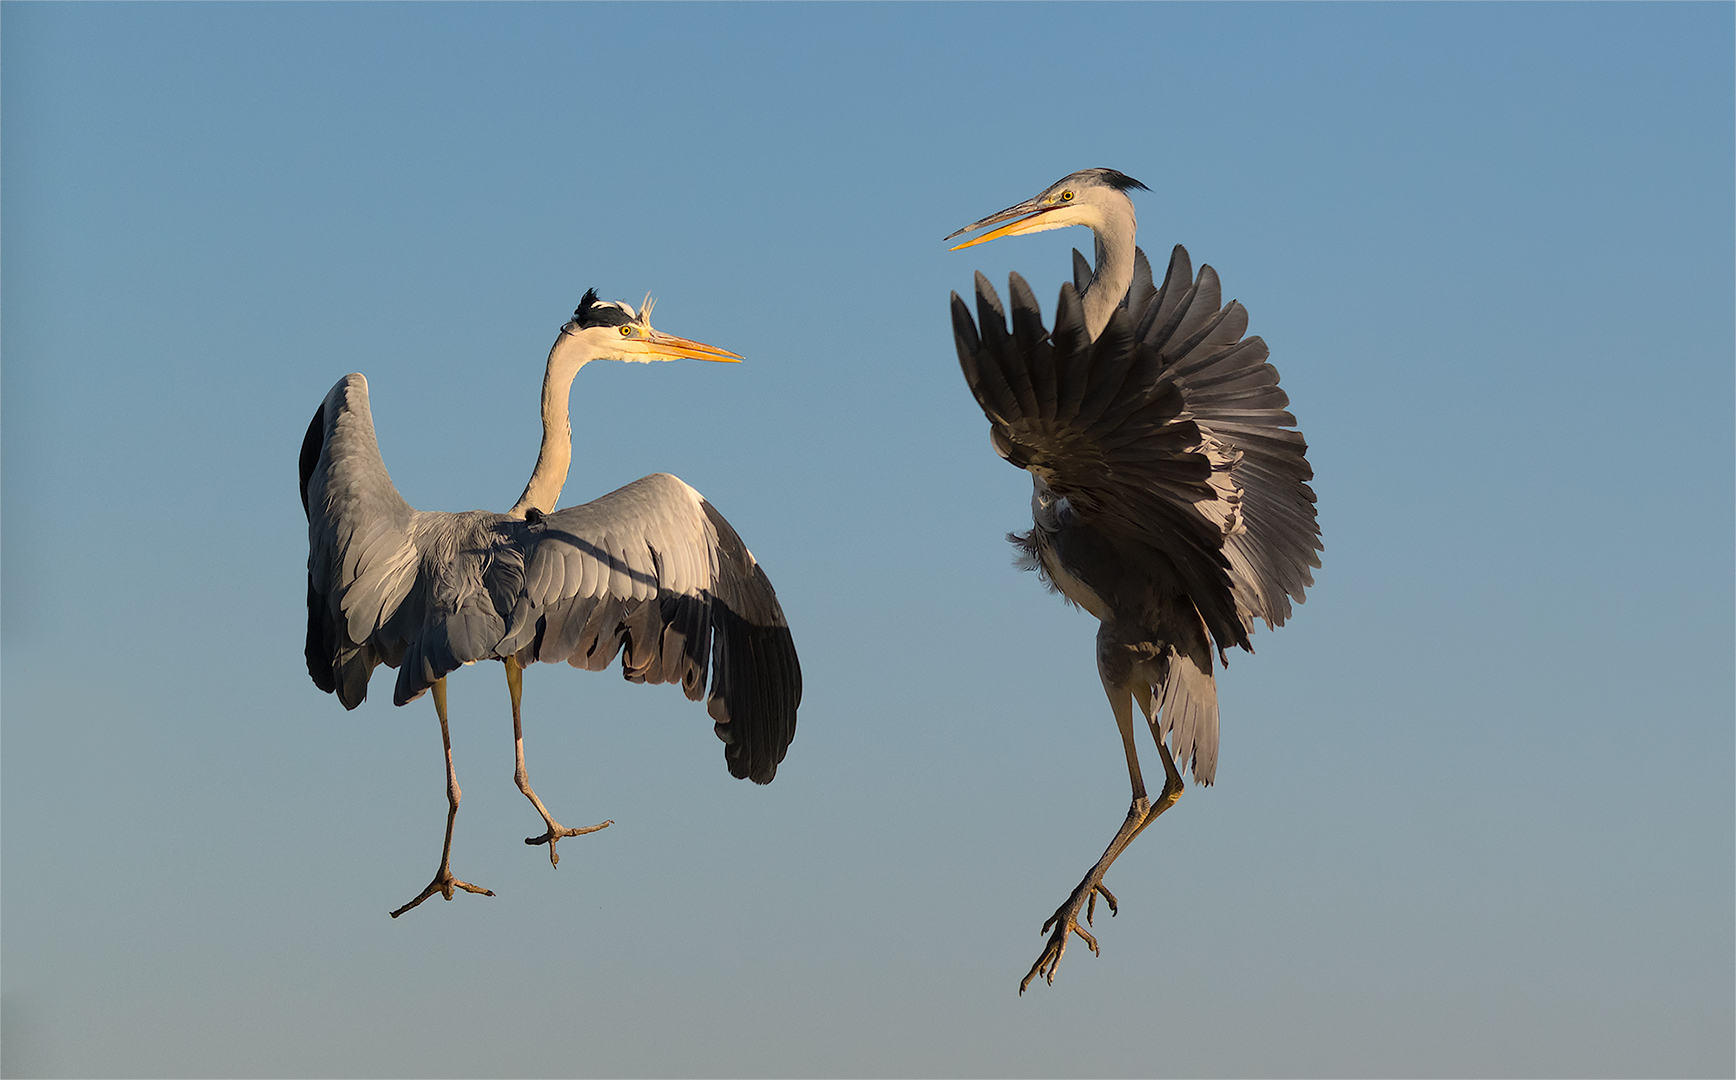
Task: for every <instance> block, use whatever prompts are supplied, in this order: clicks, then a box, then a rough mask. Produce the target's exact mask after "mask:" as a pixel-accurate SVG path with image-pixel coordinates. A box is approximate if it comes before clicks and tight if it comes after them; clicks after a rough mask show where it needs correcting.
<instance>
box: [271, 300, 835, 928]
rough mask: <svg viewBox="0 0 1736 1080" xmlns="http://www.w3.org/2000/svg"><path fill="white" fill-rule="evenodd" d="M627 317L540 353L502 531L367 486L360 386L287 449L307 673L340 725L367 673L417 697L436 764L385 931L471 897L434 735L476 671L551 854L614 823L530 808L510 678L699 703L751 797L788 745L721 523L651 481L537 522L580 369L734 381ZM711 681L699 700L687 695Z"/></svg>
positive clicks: (373, 469)
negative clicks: (662, 687)
mask: <svg viewBox="0 0 1736 1080" xmlns="http://www.w3.org/2000/svg"><path fill="white" fill-rule="evenodd" d="M649 316H650V304H649V302H647V303H646V305H645V306H644V307H643V309H641V310H637V311H636V310H634V308H633V307H632V306H631V305H629V304H625V303H614V302H608V301H600V300H598V299H597V294H596V290H594V289H593V290H590V291H588V292H586V293H585V295H584V298H583V300H581V301H580V303H579V306H578V308H577V310H575V311H574V312H573V317H572V319H570V320H569V321H568V322H567V323H566V324H565V325H564V326H562V327H561V329H560V333H559V334H558V336H557V337H556V339H555V344H554V347H553V348H552V349H550V351H549V357H548V365H547V367H546V369H545V371H544V375H543V387H542V445H541V449H540V450H539V452H538V454H537V461H536V467H535V469H534V470H533V471H532V473H531V477H530V481H529V482H528V483H527V484H526V485H525V489H524V494H523V495H521V496H519V499H518V502H517V503H515V504H514V505H513V507H512V508H511V509H510V510H508V511H507V512H506V513H504V514H500V513H493V512H489V511H484V510H473V511H469V512H466V513H455V514H454V513H439V512H428V511H421V510H416V509H414V508H412V507H411V506H410V505H409V504H408V503H407V502H405V501H404V499H403V498H402V497H401V496H400V495H399V494H398V491H397V489H396V488H395V487H393V485H392V481H391V478H390V477H389V476H388V475H387V474H386V467H385V463H384V462H383V461H382V460H381V458H380V450H379V446H378V443H377V442H376V440H375V437H374V424H373V418H372V415H371V414H370V412H369V407H368V382H367V380H366V379H364V378H363V377H362V376H361V375H354V374H352V375H346V376H344V377H343V378H342V379H339V380H338V383H337V385H336V386H334V387H332V389H331V392H330V393H328V394H327V395H326V397H325V400H324V402H322V403H321V405H320V407H319V410H318V411H317V412H316V413H314V417H313V421H312V423H311V424H309V425H308V429H307V437H306V439H305V440H304V441H303V443H302V448H301V498H302V506H303V508H304V509H305V510H306V511H307V519H308V560H307V668H308V674H309V675H311V676H312V677H313V681H314V684H315V685H316V686H318V687H319V688H320V689H321V690H324V691H326V692H327V693H336V694H337V696H338V700H340V701H341V702H343V705H344V707H345V708H346V709H353V708H355V707H356V706H357V705H359V704H361V702H362V700H363V699H364V698H365V697H366V696H367V691H368V679H369V677H370V676H371V675H372V674H373V671H374V669H375V668H376V667H377V666H378V665H380V664H382V663H383V664H387V665H389V666H392V667H396V668H397V669H398V676H397V680H396V682H395V683H394V685H393V689H392V702H393V704H395V705H403V704H405V703H407V702H410V701H413V700H415V699H416V698H418V697H420V696H421V695H422V694H423V692H424V691H428V690H432V691H433V697H434V708H435V712H436V713H437V714H438V716H439V718H440V737H441V740H442V742H443V743H444V745H445V748H446V796H447V815H446V841H445V846H444V848H443V850H442V852H441V856H440V869H439V870H438V871H437V872H436V873H435V875H434V880H433V881H432V882H430V883H429V885H428V887H427V888H426V889H424V890H423V891H422V894H421V895H420V896H418V897H416V898H415V899H414V900H412V901H410V902H409V903H408V904H405V905H404V906H403V907H400V908H398V909H397V910H396V911H394V912H392V917H393V918H396V917H398V916H399V915H402V914H403V913H404V912H406V911H408V910H409V909H411V908H413V907H415V906H416V905H417V904H420V903H421V902H422V901H423V900H426V899H427V898H428V897H430V896H432V895H434V893H436V892H439V893H441V894H442V895H443V896H444V897H445V898H446V899H448V900H450V899H452V896H453V892H454V890H455V889H464V890H466V891H469V892H476V893H484V894H486V895H490V896H492V895H493V893H492V892H490V891H489V890H487V889H484V888H481V887H480V886H477V885H472V884H470V883H469V882H466V881H461V880H459V879H458V878H456V877H454V876H453V874H452V868H451V856H452V827H453V823H454V821H455V820H456V818H457V814H458V801H459V796H460V791H459V787H458V778H457V774H456V772H455V771H454V769H453V765H452V740H451V735H450V731H449V728H448V725H447V717H446V677H447V675H449V674H451V673H452V672H453V671H456V670H457V669H458V668H459V667H461V666H463V665H465V664H470V663H475V662H477V661H480V660H498V661H500V662H501V663H502V664H503V665H504V666H505V668H506V681H507V688H508V691H509V693H510V696H511V699H512V727H513V742H514V753H515V757H516V769H515V773H514V778H515V780H516V781H517V784H518V787H519V790H520V791H522V792H523V793H524V795H525V797H526V798H527V799H529V800H530V802H531V804H532V805H533V806H534V807H535V808H536V811H537V813H538V814H540V815H541V816H542V819H543V823H544V825H545V827H546V831H545V832H544V833H543V835H541V836H536V837H530V838H528V839H526V841H525V843H527V844H547V845H548V849H549V862H550V863H551V864H558V863H559V861H560V857H559V856H558V855H557V854H556V852H555V844H556V842H557V841H559V840H561V839H562V838H564V837H569V836H579V835H582V834H585V833H590V832H595V831H597V830H598V829H602V828H604V827H606V826H608V825H610V824H613V822H610V821H604V822H602V823H601V824H597V825H591V826H587V827H584V828H567V827H565V826H563V825H561V824H560V823H559V822H557V821H556V820H555V819H554V817H553V815H551V814H550V813H549V812H548V810H547V809H546V808H545V807H544V806H543V804H542V800H541V799H539V798H538V797H537V794H536V792H535V790H534V789H533V788H532V787H531V785H530V778H529V775H528V774H527V772H526V770H525V764H524V733H523V725H522V722H521V719H520V714H519V701H520V692H521V686H522V673H523V669H524V667H525V666H527V665H529V664H531V663H533V662H535V661H538V660H541V661H544V662H546V663H555V662H558V661H565V662H567V663H569V664H571V665H573V666H574V667H579V668H584V669H586V670H590V671H600V670H602V669H604V668H606V667H608V666H609V664H610V663H611V662H612V661H613V660H614V658H615V656H616V655H617V654H620V655H621V657H622V660H621V667H622V673H623V674H624V675H625V676H626V677H627V678H628V679H629V680H631V681H633V682H648V683H664V682H668V683H679V684H680V685H681V688H682V690H683V691H685V692H686V694H687V696H688V698H689V699H691V700H694V701H698V700H699V699H700V698H702V697H705V698H706V699H707V702H706V708H707V712H708V713H709V715H710V717H711V719H712V721H713V723H714V730H715V732H716V734H717V736H718V738H719V739H721V740H723V743H724V760H725V763H726V764H727V765H728V767H729V771H730V774H731V775H732V776H736V777H741V778H745V779H750V780H752V781H754V782H755V783H759V784H765V783H770V782H771V779H772V777H773V776H774V775H775V774H776V772H777V767H778V763H779V762H780V761H782V760H783V758H784V753H785V751H786V750H787V749H788V747H789V745H790V740H791V739H792V738H793V737H794V736H795V730H796V708H797V706H798V705H799V704H800V703H801V698H802V674H801V668H800V665H799V664H798V663H797V660H796V650H795V646H794V644H793V643H792V641H791V639H790V631H789V627H788V625H787V624H786V622H785V621H784V614H783V610H782V609H781V608H780V607H779V605H778V599H777V595H776V594H775V593H774V592H773V591H772V586H771V582H770V581H768V580H767V579H766V575H765V572H764V571H763V570H761V569H760V566H759V564H758V563H757V562H755V561H754V557H753V555H752V554H751V553H750V552H749V551H748V549H747V547H746V546H745V545H744V544H743V543H742V542H741V538H740V537H739V536H737V535H736V532H735V530H734V529H733V528H731V527H730V525H729V522H727V521H725V520H724V518H723V515H722V514H720V513H718V512H717V510H716V508H714V507H713V506H712V505H711V504H710V503H709V502H707V501H706V500H705V498H704V497H702V496H701V495H700V494H699V493H698V492H697V491H695V490H693V489H692V488H691V487H688V486H687V485H686V484H684V483H682V482H681V481H680V480H678V479H676V478H675V477H673V476H670V475H667V474H664V473H658V474H654V475H651V476H647V477H645V478H643V479H641V480H635V481H634V482H633V483H631V484H628V485H627V486H626V487H623V488H620V489H619V490H617V491H614V492H611V493H609V494H607V495H604V496H602V497H601V498H598V499H594V500H592V501H591V502H588V503H585V504H584V505H582V506H572V507H568V508H567V509H565V510H556V509H555V504H556V502H557V500H558V499H559V497H560V492H561V487H562V485H563V484H564V483H565V481H566V476H567V469H568V466H569V465H570V464H571V461H572V429H571V427H570V423H569V417H568V398H569V395H570V393H571V390H572V383H573V378H574V377H575V376H576V375H577V374H578V372H579V369H580V368H582V367H584V366H585V365H586V364H588V363H590V362H591V361H593V360H624V361H630V362H638V363H649V362H652V361H660V360H678V359H696V360H713V361H724V362H736V361H739V360H740V359H741V358H740V357H739V356H737V355H736V354H734V353H732V352H729V351H728V350H725V349H719V348H717V347H715V346H712V345H705V344H701V343H700V342H697V341H689V340H687V339H685V338H680V337H675V336H674V335H671V334H666V333H663V332H661V331H658V330H655V329H653V328H652V326H651V322H650V317H649ZM708 675H709V677H710V692H709V695H708V694H707V690H706V679H707V676H708Z"/></svg>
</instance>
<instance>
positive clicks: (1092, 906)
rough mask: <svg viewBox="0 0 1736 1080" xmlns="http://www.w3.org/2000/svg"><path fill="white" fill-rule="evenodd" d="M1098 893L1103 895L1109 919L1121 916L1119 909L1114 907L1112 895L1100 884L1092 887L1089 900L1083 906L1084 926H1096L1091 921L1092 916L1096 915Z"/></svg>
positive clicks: (1113, 896) (1113, 895)
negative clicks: (1107, 907) (1107, 906)
mask: <svg viewBox="0 0 1736 1080" xmlns="http://www.w3.org/2000/svg"><path fill="white" fill-rule="evenodd" d="M1098 893H1102V894H1103V900H1104V902H1105V903H1107V904H1108V905H1109V917H1110V918H1114V917H1115V916H1117V915H1119V914H1121V908H1119V907H1118V906H1116V903H1115V894H1114V893H1112V892H1110V891H1109V890H1108V889H1105V888H1104V887H1103V886H1102V885H1100V884H1099V885H1095V886H1092V889H1091V899H1090V900H1089V901H1087V902H1086V904H1085V924H1086V925H1087V926H1095V925H1096V923H1094V922H1093V921H1092V916H1094V915H1096V914H1097V894H1098Z"/></svg>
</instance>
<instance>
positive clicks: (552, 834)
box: [524, 819, 615, 866]
mask: <svg viewBox="0 0 1736 1080" xmlns="http://www.w3.org/2000/svg"><path fill="white" fill-rule="evenodd" d="M614 823H615V822H614V820H613V819H610V820H608V821H605V822H602V823H600V824H597V825H586V826H585V827H584V828H582V829H569V828H567V827H566V826H564V825H562V824H561V823H560V822H558V821H555V820H553V819H550V821H549V829H548V832H545V833H543V834H542V835H541V836H527V837H525V838H524V842H525V843H527V844H529V845H530V846H532V847H535V846H536V845H538V844H547V845H548V846H549V865H550V866H559V865H560V864H561V857H560V856H559V855H557V854H555V842H556V841H559V840H565V839H566V838H567V837H569V836H583V835H585V834H586V833H594V832H596V831H597V830H598V829H606V828H608V827H609V826H611V825H613V824H614Z"/></svg>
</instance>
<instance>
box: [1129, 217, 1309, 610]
mask: <svg viewBox="0 0 1736 1080" xmlns="http://www.w3.org/2000/svg"><path fill="white" fill-rule="evenodd" d="M1188 272H1189V259H1188V254H1187V250H1186V249H1185V248H1183V247H1182V246H1181V245H1179V244H1178V245H1176V248H1175V251H1174V253H1173V254H1172V256H1171V259H1170V267H1169V273H1168V274H1167V275H1166V276H1165V282H1164V286H1163V290H1162V292H1161V293H1159V294H1157V295H1155V296H1154V297H1152V298H1151V299H1148V300H1147V301H1146V302H1145V304H1144V305H1143V307H1135V308H1134V311H1135V312H1137V313H1138V316H1139V330H1138V331H1136V332H1138V333H1139V334H1140V339H1141V343H1142V344H1144V345H1147V346H1150V347H1152V348H1155V349H1157V350H1159V351H1160V352H1161V353H1162V354H1163V356H1164V362H1165V365H1166V370H1165V374H1166V375H1167V376H1169V377H1171V378H1173V379H1174V381H1175V383H1176V385H1177V386H1178V387H1179V388H1180V389H1181V391H1182V395H1183V399H1184V401H1185V402H1186V407H1187V412H1188V415H1190V416H1191V417H1192V418H1193V419H1194V420H1195V421H1196V422H1197V423H1198V424H1199V426H1200V429H1201V431H1202V432H1204V433H1205V434H1206V436H1207V438H1208V439H1209V440H1211V441H1213V442H1215V443H1217V444H1220V445H1221V446H1222V447H1223V448H1224V450H1225V451H1226V452H1227V453H1228V454H1229V455H1230V456H1232V457H1233V458H1234V463H1233V464H1232V465H1231V467H1230V477H1231V480H1232V481H1233V482H1234V484H1235V486H1236V488H1237V490H1238V491H1239V493H1240V496H1241V504H1240V512H1239V521H1238V524H1237V527H1236V528H1235V529H1234V530H1233V531H1232V533H1231V535H1230V536H1229V537H1228V538H1227V540H1226V541H1225V545H1224V549H1225V555H1226V556H1227V557H1228V559H1229V562H1230V566H1231V572H1232V576H1233V577H1234V578H1235V579H1236V597H1237V601H1238V605H1239V606H1240V607H1241V608H1242V612H1243V617H1244V621H1248V622H1249V627H1250V629H1251V628H1252V624H1251V619H1252V618H1254V617H1258V618H1260V619H1263V620H1265V622H1266V624H1267V625H1268V626H1281V625H1283V623H1284V621H1285V620H1286V619H1287V618H1289V616H1290V610H1291V607H1290V605H1291V601H1292V599H1293V600H1295V601H1296V602H1298V603H1300V602H1301V601H1302V600H1303V593H1304V591H1305V590H1306V588H1307V587H1308V586H1309V585H1312V584H1313V583H1314V576H1313V573H1312V570H1313V569H1314V568H1318V567H1319V565H1320V557H1319V554H1318V553H1319V551H1320V550H1321V545H1320V529H1319V526H1318V523H1317V522H1316V518H1315V504H1314V491H1313V489H1312V488H1310V487H1309V485H1308V481H1309V480H1311V479H1312V478H1313V476H1314V470H1313V468H1312V467H1311V466H1310V465H1309V464H1308V459H1307V451H1308V443H1307V441H1306V440H1305V439H1304V438H1303V437H1302V433H1301V432H1299V431H1297V430H1295V426H1296V418H1295V417H1294V416H1293V415H1291V413H1290V412H1289V411H1288V406H1289V403H1290V399H1289V397H1288V396H1287V395H1286V394H1285V393H1284V391H1283V390H1281V389H1279V387H1278V371H1277V369H1276V368H1274V367H1273V366H1272V365H1271V364H1269V363H1267V362H1266V361H1267V357H1268V351H1267V348H1266V343H1265V342H1264V341H1262V340H1261V339H1260V338H1259V337H1250V338H1246V339H1244V338H1243V337H1242V334H1243V333H1245V332H1246V330H1247V327H1248V313H1247V311H1246V309H1244V308H1243V307H1242V305H1241V304H1240V303H1237V302H1235V301H1231V302H1230V303H1229V305H1227V306H1225V307H1221V308H1220V307H1219V306H1218V305H1219V303H1220V298H1221V293H1220V288H1219V284H1218V276H1217V273H1216V272H1215V271H1213V270H1212V268H1211V267H1209V266H1202V267H1201V268H1200V272H1199V276H1198V278H1197V279H1195V280H1194V281H1193V282H1192V283H1191V284H1190V283H1189V282H1188V280H1187V276H1188Z"/></svg>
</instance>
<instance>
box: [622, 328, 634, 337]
mask: <svg viewBox="0 0 1736 1080" xmlns="http://www.w3.org/2000/svg"><path fill="white" fill-rule="evenodd" d="M621 336H622V337H632V336H633V328H632V327H631V326H623V327H621Z"/></svg>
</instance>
